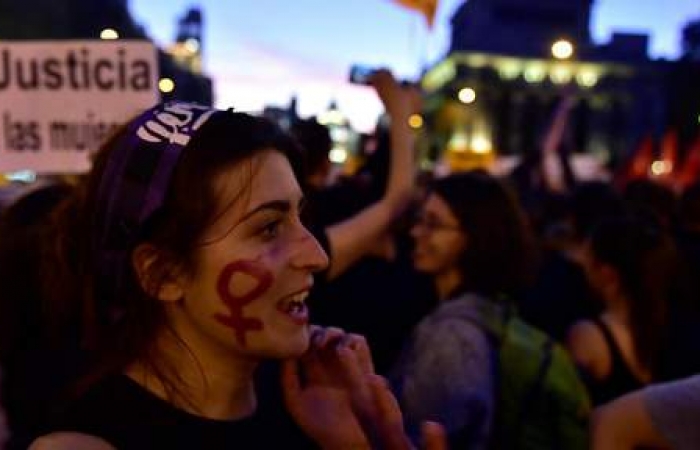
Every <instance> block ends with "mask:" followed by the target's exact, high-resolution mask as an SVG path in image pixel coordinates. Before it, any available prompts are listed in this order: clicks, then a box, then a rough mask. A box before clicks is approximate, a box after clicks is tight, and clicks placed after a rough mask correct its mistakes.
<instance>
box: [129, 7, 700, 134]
mask: <svg viewBox="0 0 700 450" xmlns="http://www.w3.org/2000/svg"><path fill="white" fill-rule="evenodd" d="M460 3H461V0H442V1H441V2H440V7H439V9H438V14H437V18H436V23H435V26H434V28H433V29H432V30H428V28H427V27H426V25H425V21H424V20H423V18H422V17H421V16H420V15H418V14H416V13H413V12H411V11H409V10H406V9H404V8H401V7H398V6H396V5H395V4H393V3H392V2H391V1H390V0H345V1H340V0H296V1H289V0H201V1H199V2H193V1H191V0H130V8H131V11H132V14H133V15H134V17H135V18H136V20H137V21H138V22H140V23H141V24H142V25H143V26H144V27H145V28H146V29H147V30H148V33H149V34H150V36H151V37H153V38H154V39H155V40H156V42H158V43H160V44H167V43H170V42H172V40H173V39H174V36H175V24H176V20H177V18H178V17H179V16H180V15H182V14H183V13H184V11H186V9H187V8H188V7H189V6H191V5H193V4H198V5H200V6H201V7H202V9H203V12H204V19H205V36H204V43H203V45H204V51H205V60H204V64H205V71H206V72H207V73H208V74H209V75H211V76H212V77H213V78H214V81H215V95H216V102H217V105H219V106H222V107H224V106H226V107H228V106H234V107H236V108H237V109H243V110H259V109H261V108H262V107H263V106H264V105H267V104H275V105H286V104H288V103H289V100H290V98H291V96H292V95H294V94H296V95H297V96H298V98H299V109H300V112H301V114H302V115H310V114H314V113H317V112H319V111H321V110H323V109H325V108H326V107H327V106H328V104H329V102H330V100H331V99H334V100H336V101H337V103H338V105H339V107H340V109H341V110H343V111H344V112H345V113H346V114H347V115H348V116H349V118H350V120H351V122H352V123H353V125H355V126H356V127H357V128H360V129H363V130H367V129H369V128H371V126H372V125H373V123H374V121H375V119H376V116H377V114H378V112H379V110H380V105H379V103H378V100H377V99H376V98H375V96H374V94H373V93H372V92H370V91H369V90H368V89H365V88H358V87H355V86H349V85H348V84H347V83H346V81H345V80H346V78H347V72H348V69H349V67H350V65H351V64H353V63H364V64H369V65H375V66H385V67H390V68H392V69H393V70H394V71H395V72H396V73H397V74H398V75H400V76H401V77H406V78H414V77H416V76H417V74H419V73H420V71H421V68H422V67H424V66H426V65H429V64H430V63H432V62H434V61H436V60H438V59H439V58H440V57H441V56H442V55H444V53H445V51H446V48H447V46H448V43H449V32H450V28H449V19H450V17H451V16H452V14H453V13H454V11H455V9H456V8H457V6H458V5H459V4H460ZM699 17H700V2H698V0H598V1H597V2H596V3H595V5H594V10H593V23H592V26H591V32H592V34H593V38H594V40H595V41H596V42H598V43H604V42H607V41H608V39H609V37H610V36H611V34H612V32H613V31H632V32H649V33H650V34H651V45H650V54H651V56H652V57H655V58H656V57H666V58H675V57H677V56H678V54H679V52H680V45H679V42H680V30H681V27H682V25H683V24H684V23H685V22H687V21H688V20H689V19H691V18H699Z"/></svg>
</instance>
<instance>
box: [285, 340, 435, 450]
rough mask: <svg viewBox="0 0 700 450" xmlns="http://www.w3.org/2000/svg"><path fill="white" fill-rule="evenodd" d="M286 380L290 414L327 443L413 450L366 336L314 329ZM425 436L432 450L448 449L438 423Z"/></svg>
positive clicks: (288, 364)
mask: <svg viewBox="0 0 700 450" xmlns="http://www.w3.org/2000/svg"><path fill="white" fill-rule="evenodd" d="M302 380H303V381H302ZM282 384H283V388H284V393H285V402H286V404H287V408H288V409H289V411H290V413H291V414H292V416H293V417H294V418H295V420H296V421H297V422H298V424H299V425H300V426H301V427H302V429H303V430H304V431H305V432H306V433H307V434H308V435H309V436H311V437H312V438H313V439H314V440H315V441H316V442H317V443H319V444H320V445H321V446H322V447H324V448H329V449H331V448H332V449H368V448H374V449H386V450H410V449H412V445H411V442H410V441H409V439H408V438H407V437H406V434H405V432H404V428H403V417H402V415H401V410H400V409H399V405H398V402H397V401H396V398H395V397H394V395H393V394H392V392H391V390H390V389H389V385H388V383H387V382H386V381H385V380H384V379H383V378H382V377H381V376H379V375H377V374H375V373H374V366H373V363H372V358H371V354H370V351H369V347H368V346H367V343H366V341H365V339H364V338H363V337H362V336H358V335H353V334H345V333H343V331H342V330H339V329H337V328H329V329H325V330H323V329H315V330H314V332H313V333H312V339H311V347H310V349H309V352H308V353H307V354H306V355H305V356H304V357H303V358H302V359H301V360H300V361H299V362H294V361H287V362H285V364H284V365H283V369H282ZM423 437H424V446H425V448H426V449H427V450H444V449H446V448H447V445H446V438H445V433H444V430H443V428H442V426H440V425H439V424H437V423H427V424H426V426H425V427H424V429H423Z"/></svg>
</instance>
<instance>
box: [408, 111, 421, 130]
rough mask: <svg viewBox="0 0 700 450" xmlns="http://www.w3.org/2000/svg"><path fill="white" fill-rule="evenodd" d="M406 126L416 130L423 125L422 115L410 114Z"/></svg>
mask: <svg viewBox="0 0 700 450" xmlns="http://www.w3.org/2000/svg"><path fill="white" fill-rule="evenodd" d="M408 126H410V127H411V128H413V129H414V130H417V129H418V128H420V127H422V126H423V117H421V115H420V114H411V117H409V118H408Z"/></svg>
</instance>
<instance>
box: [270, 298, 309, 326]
mask: <svg viewBox="0 0 700 450" xmlns="http://www.w3.org/2000/svg"><path fill="white" fill-rule="evenodd" d="M308 296H309V291H303V292H299V293H298V294H294V295H292V296H289V297H286V298H284V299H282V300H281V301H280V302H279V303H278V304H277V309H278V310H279V311H280V312H281V313H283V314H284V315H286V316H287V317H288V318H289V319H290V320H291V321H292V322H294V323H296V324H298V325H306V324H307V323H308V322H309V309H308V308H307V306H306V303H305V300H306V297H308Z"/></svg>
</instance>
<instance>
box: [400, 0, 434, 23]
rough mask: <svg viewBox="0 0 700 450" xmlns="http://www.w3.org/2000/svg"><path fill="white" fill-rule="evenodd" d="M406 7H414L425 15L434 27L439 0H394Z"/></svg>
mask: <svg viewBox="0 0 700 450" xmlns="http://www.w3.org/2000/svg"><path fill="white" fill-rule="evenodd" d="M393 1H394V3H398V4H399V5H401V6H404V7H406V8H410V9H414V10H416V11H418V12H420V13H421V14H423V16H425V20H426V22H428V26H429V27H431V28H432V26H433V21H434V20H435V12H436V11H437V6H438V0H393Z"/></svg>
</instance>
